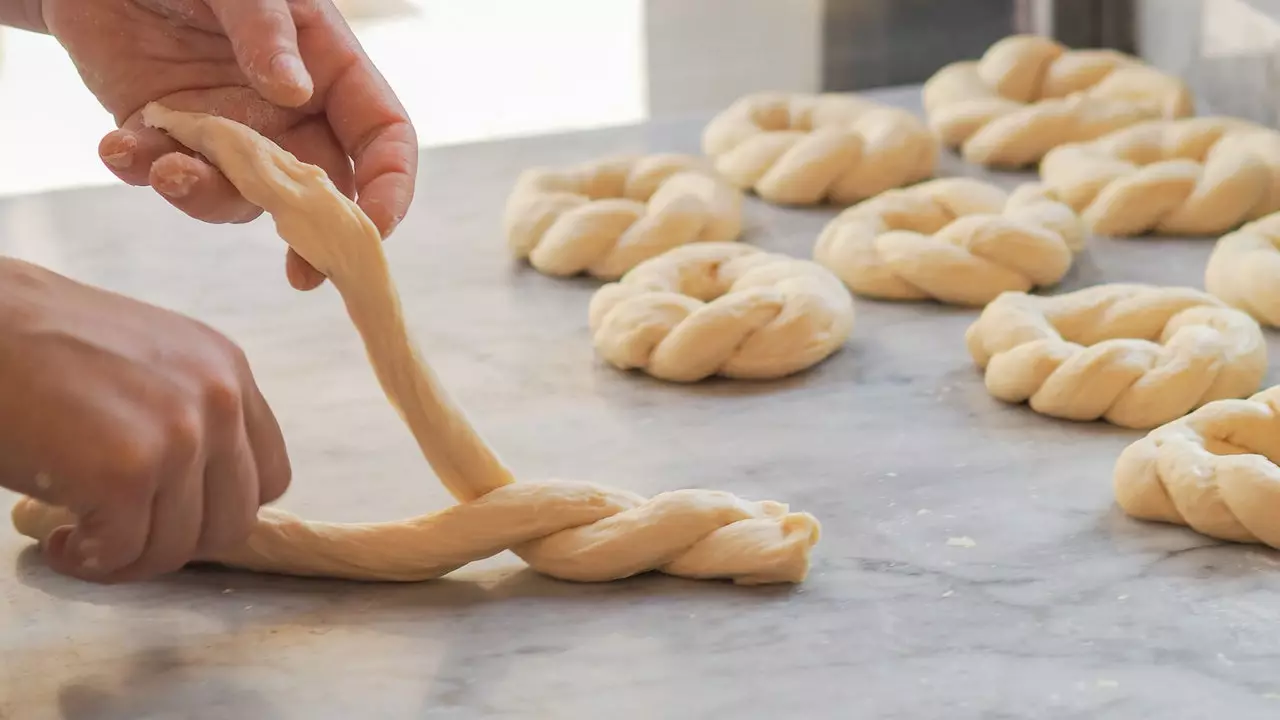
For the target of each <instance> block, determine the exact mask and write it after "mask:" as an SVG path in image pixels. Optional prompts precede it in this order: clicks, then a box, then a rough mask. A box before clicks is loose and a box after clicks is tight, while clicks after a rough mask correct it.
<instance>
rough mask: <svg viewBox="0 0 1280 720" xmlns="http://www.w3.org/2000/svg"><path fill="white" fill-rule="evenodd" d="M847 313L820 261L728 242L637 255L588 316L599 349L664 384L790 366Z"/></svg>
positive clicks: (842, 324)
mask: <svg viewBox="0 0 1280 720" xmlns="http://www.w3.org/2000/svg"><path fill="white" fill-rule="evenodd" d="M853 318H854V312H853V298H852V297H851V296H850V295H849V291H848V290H846V289H845V287H844V286H843V285H841V284H840V280H839V279H838V278H836V277H835V276H834V275H832V274H831V272H830V271H828V270H827V269H825V268H823V267H822V266H820V265H818V264H817V263H813V262H809V261H807V260H797V259H794V258H790V257H787V256H785V255H777V254H774V253H768V252H764V251H762V250H760V249H758V248H754V247H750V246H748V245H740V244H737V243H700V244H697V245H686V246H684V247H680V248H676V249H674V250H671V251H669V252H667V253H664V254H662V255H659V256H658V257H656V258H653V259H652V260H647V261H645V262H643V263H641V264H640V265H637V266H636V267H635V269H633V270H632V271H631V272H629V273H627V274H626V275H625V276H623V278H622V280H621V281H619V282H616V283H610V284H608V285H605V286H604V287H602V288H600V289H599V290H597V291H596V294H595V295H594V296H592V298H591V305H590V308H589V315H588V320H589V324H590V327H591V336H592V340H593V342H594V343H595V347H596V351H597V352H598V353H600V355H601V357H603V358H604V359H605V360H607V361H608V362H609V363H611V364H612V365H614V366H616V367H618V368H620V369H623V370H628V369H633V368H635V369H640V370H643V371H645V372H647V373H649V374H650V375H653V376H654V377H657V378H661V379H663V380H669V381H673V382H695V381H698V380H702V379H704V378H707V377H710V376H712V375H722V376H725V377H732V378H746V379H765V378H777V377H783V376H785V375H790V374H792V373H796V372H799V371H801V370H803V369H805V368H808V367H810V366H812V365H815V364H817V363H819V362H821V361H822V360H824V359H825V358H826V357H828V356H829V355H831V354H832V353H834V352H835V351H836V350H838V349H839V348H840V346H841V345H843V344H844V342H845V340H847V339H848V337H849V335H850V333H851V332H852V331H853Z"/></svg>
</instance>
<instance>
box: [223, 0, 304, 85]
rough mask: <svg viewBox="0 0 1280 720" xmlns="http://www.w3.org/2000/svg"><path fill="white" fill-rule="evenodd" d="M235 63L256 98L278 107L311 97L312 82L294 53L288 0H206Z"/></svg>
mask: <svg viewBox="0 0 1280 720" xmlns="http://www.w3.org/2000/svg"><path fill="white" fill-rule="evenodd" d="M209 8H210V9H211V10H213V14H214V15H215V16H216V17H217V18H218V22H220V23H221V24H222V30H223V32H225V33H226V34H227V37H228V38H229V39H230V40H231V48H232V50H233V51H234V52H235V56H236V62H237V63H238V64H239V65H240V69H241V71H243V72H244V74H245V76H246V77H248V78H249V82H250V83H251V84H252V85H253V88H254V89H255V90H257V91H258V92H259V93H260V94H261V95H262V97H264V98H266V99H267V100H270V101H271V102H273V103H275V104H276V105H280V106H282V107H298V106H300V105H302V104H304V103H306V102H307V101H308V100H310V99H311V94H312V92H313V91H314V90H315V84H314V82H313V80H312V79H311V74H310V73H309V72H308V71H307V66H306V65H305V64H304V63H303V62H302V56H301V55H300V54H299V52H298V29H297V27H296V26H295V25H294V22H293V14H292V13H291V12H290V10H289V3H288V0H209Z"/></svg>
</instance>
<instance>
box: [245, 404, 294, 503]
mask: <svg viewBox="0 0 1280 720" xmlns="http://www.w3.org/2000/svg"><path fill="white" fill-rule="evenodd" d="M244 420H245V423H244V426H245V439H246V441H247V445H248V447H249V451H250V453H252V455H253V462H254V466H255V468H256V470H257V473H258V497H257V502H258V504H259V505H266V504H267V503H270V502H275V501H276V500H278V499H279V498H280V496H281V495H284V492H285V490H287V489H288V488H289V483H290V481H291V480H292V478H293V468H292V467H291V466H290V464H289V452H288V449H287V447H286V446H285V442H284V434H283V433H282V432H281V431H280V423H279V422H278V421H277V420H276V416H275V413H273V412H271V408H270V407H269V406H268V405H267V401H266V400H265V399H264V398H263V397H262V394H261V392H259V390H258V388H257V387H256V386H252V385H251V386H250V387H249V388H248V389H247V390H246V391H245V398H244Z"/></svg>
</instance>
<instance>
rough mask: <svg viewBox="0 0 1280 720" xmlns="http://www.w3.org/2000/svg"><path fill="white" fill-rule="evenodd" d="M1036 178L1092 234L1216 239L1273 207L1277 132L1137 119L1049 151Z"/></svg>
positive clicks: (1277, 194) (1279, 201)
mask: <svg viewBox="0 0 1280 720" xmlns="http://www.w3.org/2000/svg"><path fill="white" fill-rule="evenodd" d="M1040 178H1041V180H1042V181H1043V182H1044V184H1045V185H1046V186H1048V187H1049V189H1050V190H1051V191H1052V193H1053V196H1054V197H1057V198H1060V199H1061V200H1062V201H1063V202H1066V203H1067V204H1068V205H1070V206H1071V207H1073V208H1075V210H1076V211H1077V212H1079V213H1080V216H1081V217H1082V218H1083V219H1084V221H1085V224H1086V225H1087V226H1088V227H1089V229H1090V230H1092V231H1093V232H1095V233H1098V234H1099V235H1117V236H1126V235H1142V234H1144V233H1148V232H1156V233H1160V234H1164V235H1217V234H1219V233H1223V232H1226V231H1227V230H1230V229H1231V228H1233V227H1236V226H1237V225H1239V224H1240V223H1242V222H1245V221H1247V220H1252V219H1255V218H1259V217H1262V216H1263V215H1266V214H1268V213H1271V212H1275V211H1277V210H1280V133H1277V132H1275V131H1274V130H1270V129H1268V128H1264V127H1262V126H1260V125H1255V124H1253V123H1250V122H1247V121H1244V120H1237V119H1235V118H1225V117H1198V118H1188V119H1185V120H1158V121H1151V122H1144V123H1140V124H1138V125H1134V126H1131V127H1128V128H1125V129H1123V130H1117V131H1116V132H1114V133H1111V134H1109V135H1106V136H1104V137H1101V138H1098V139H1097V140H1095V141H1093V142H1089V143H1080V144H1073V145H1064V146H1062V147H1058V148H1055V149H1053V150H1052V151H1050V152H1049V154H1047V155H1045V158H1044V160H1043V162H1041V163H1040Z"/></svg>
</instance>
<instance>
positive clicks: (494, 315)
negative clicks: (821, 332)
mask: <svg viewBox="0 0 1280 720" xmlns="http://www.w3.org/2000/svg"><path fill="white" fill-rule="evenodd" d="M888 94H889V95H890V96H893V97H896V98H898V99H901V100H903V101H904V102H908V103H913V102H914V101H915V92H914V91H913V90H910V89H908V90H905V91H897V92H890V93H888ZM700 127H701V121H700V120H699V119H691V120H688V121H672V122H667V123H657V124H651V125H645V126H639V127H628V128H619V129H611V130H604V131H597V132H591V133H584V134H574V135H564V136H554V137H542V138H532V139H523V140H516V141H507V142H501V143H495V144H483V145H473V146H466V147H455V148H448V149H441V150H433V151H430V152H427V153H426V155H425V156H424V158H423V160H424V162H423V170H422V178H421V185H420V190H419V194H418V200H417V207H416V208H415V209H414V211H413V212H412V213H411V214H410V216H409V219H408V220H407V221H406V223H405V224H404V226H403V228H402V229H401V230H400V231H399V232H398V233H397V235H396V237H395V238H394V239H393V240H392V241H391V242H390V243H389V244H388V246H387V249H388V252H389V254H390V256H391V259H392V262H393V265H394V270H395V273H396V277H397V279H398V281H399V282H400V284H401V289H402V292H403V294H404V296H405V300H406V307H407V312H408V315H409V318H410V321H411V323H412V325H413V328H414V331H415V332H416V334H417V336H418V338H419V339H420V341H421V343H422V344H423V346H424V349H425V352H426V355H427V357H428V358H430V359H431V361H433V363H434V364H435V365H436V366H437V367H438V369H439V371H440V373H441V375H442V376H443V378H444V380H445V382H446V383H447V384H448V385H449V386H450V387H451V388H452V389H453V391H454V392H455V394H456V395H457V396H458V398H459V399H460V401H461V402H463V404H464V405H465V406H466V407H467V408H468V409H469V410H470V412H471V414H472V415H473V417H474V418H475V419H476V420H477V422H478V424H479V425H480V427H481V429H482V431H483V432H484V433H485V434H486V435H487V436H488V437H489V438H490V439H491V440H492V441H493V442H494V443H495V444H496V445H497V447H498V448H500V449H501V451H502V452H503V453H504V456H505V458H506V459H507V460H508V462H509V463H510V464H511V465H512V466H513V467H514V468H516V469H517V470H518V472H520V473H521V474H523V475H525V476H528V477H545V476H549V475H554V476H559V477H571V478H582V479H591V480H596V481H602V482H608V483H613V484H617V485H619V486H623V487H628V488H632V489H635V490H637V491H640V492H657V491H661V490H667V489H674V488H679V487H691V486H692V487H709V488H721V489H726V490H730V491H733V492H735V493H738V494H740V495H742V496H745V497H750V498H771V499H776V500H781V501H785V502H789V503H790V504H791V505H792V506H793V507H796V508H801V509H806V510H809V511H811V512H813V513H814V514H816V515H817V516H818V517H819V518H820V519H821V521H822V522H823V531H824V534H823V537H822V540H821V542H820V543H819V544H818V546H817V548H816V549H815V555H814V566H813V572H812V574H811V576H810V578H809V580H808V581H807V582H806V583H804V584H803V585H801V586H799V587H794V588H788V587H773V588H735V587H732V586H728V585H723V584H718V583H698V582H690V581H681V580H675V579H671V578H664V577H657V576H645V577H641V578H636V579H633V580H628V581H624V582H618V583H612V584H606V585H574V584H568V583H562V582H556V581H553V580H548V579H544V578H541V577H537V576H535V575H533V574H532V573H529V572H527V571H524V570H522V566H521V564H520V563H519V561H518V560H516V559H514V558H511V557H509V556H501V557H498V558H494V559H493V560H491V561H487V562H485V563H481V564H479V565H478V566H473V567H471V568H467V569H465V570H463V571H459V572H458V573H457V574H456V576H455V577H453V578H451V579H446V580H443V581H439V582H433V583H425V584H420V585H409V586H391V585H360V584H348V583H341V582H327V581H310V580H299V579H289V578H278V577H261V576H254V575H249V574H243V573H234V572H227V571H215V570H206V571H186V572H183V573H180V574H177V575H175V576H171V577H169V578H166V579H163V580H160V581H156V582H151V583H145V584H139V585H130V586H121V587H97V586H92V585H86V584H82V583H78V582H74V581H70V580H66V579H63V578H60V577H58V576H55V575H54V574H52V573H51V572H50V571H48V570H47V569H45V568H44V567H43V565H42V564H41V562H40V560H39V557H38V555H37V554H36V553H34V552H33V551H32V549H31V548H30V547H29V543H28V542H26V541H25V540H23V539H21V538H19V537H18V536H16V535H15V534H14V533H13V532H12V531H11V530H9V529H8V528H7V527H5V528H3V529H0V559H2V560H3V563H4V565H5V567H4V568H3V569H2V570H0V598H3V602H0V717H2V718H5V719H6V720H50V719H52V718H65V719H67V720H125V719H130V720H132V719H135V718H148V719H150V718H157V719H158V718H165V719H169V718H200V719H205V718H210V719H213V718H255V719H262V720H276V719H279V720H285V719H288V720H294V719H297V720H304V719H305V720H315V719H316V718H330V717H332V718H368V719H371V720H372V719H380V718H397V719H398V718H428V717H430V718H557V719H565V720H575V719H578V718H584V719H585V718H598V717H609V718H614V719H616V720H630V719H632V718H637V719H639V718H669V719H682V718H728V717H745V718H793V717H805V718H903V719H912V720H915V719H919V718H987V719H991V718H1091V719H1110V718H1126V719H1128V718H1137V717H1144V716H1150V717H1159V718H1164V719H1170V718H1208V717H1230V718H1232V719H1233V720H1246V719H1251V718H1275V717H1277V716H1280V678H1278V677H1277V675H1276V672H1275V662H1274V661H1275V660H1276V658H1277V657H1278V656H1280V635H1278V634H1277V633H1276V632H1275V618H1276V616H1277V610H1276V597H1277V594H1276V593H1277V590H1280V556H1277V555H1276V554H1275V553H1273V552H1270V551H1266V550H1263V549H1259V548H1254V547H1242V546H1225V545H1219V544H1216V543H1213V542H1210V541H1208V540H1206V539H1205V538H1202V537H1199V536H1197V535H1195V534H1192V533H1190V532H1188V531H1186V530H1182V529H1178V528H1172V527H1164V526H1154V525H1146V524H1141V523H1138V522H1134V521H1131V520H1128V519H1126V518H1125V517H1123V516H1122V515H1121V514H1120V513H1119V512H1118V511H1117V509H1116V508H1115V507H1114V504H1113V502H1112V498H1111V491H1110V472H1111V466H1112V462H1113V461H1114V459H1115V457H1116V454H1117V453H1118V452H1119V451H1120V449H1121V448H1122V447H1123V446H1124V445H1125V444H1126V443H1128V442H1130V441H1132V440H1133V439H1135V438H1136V437H1138V434H1136V433H1133V432H1128V431H1123V430H1119V429H1116V428H1112V427H1109V426H1105V425H1101V424H1073V423H1069V422H1065V421H1058V420H1053V419H1050V418H1045V417H1041V416H1038V415H1035V414H1034V413H1032V412H1030V411H1029V410H1027V409H1025V408H1021V407H1011V406H1006V405H1002V404H1000V403H998V402H997V401H995V400H993V399H991V398H990V397H989V396H988V395H987V393H986V392H985V390H984V389H983V386H982V381H981V377H980V375H979V374H978V373H977V372H976V371H975V369H974V368H973V367H972V365H971V363H970V360H969V358H968V356H967V354H966V352H965V349H964V345H963V342H962V334H963V332H964V329H965V327H966V326H967V325H968V323H969V322H970V321H971V320H972V319H973V318H974V316H975V314H974V313H973V312H972V311H965V310H957V309H951V308H944V307H938V306H935V305H931V304H886V303H877V302H871V301H866V300H861V301H859V303H858V312H859V319H858V325H857V327H856V329H855V332H854V335H853V338H852V339H851V340H850V342H849V344H848V346H847V347H846V348H845V349H844V350H842V351H841V352H840V353H838V354H837V355H836V356H834V357H833V358H831V359H830V360H829V361H828V362H826V363H824V364H822V365H821V366H819V367H817V368H815V369H814V370H812V371H811V372H808V373H805V374H803V375H800V376H797V377H794V378H791V379H788V380H784V381H780V382H772V383H729V382H712V383H707V384H703V385H700V386H696V387H675V386H669V385H665V384H662V383H659V382H656V381H651V380H649V379H646V378H644V377H641V376H635V375H627V374H623V373H620V372H618V371H615V370H613V369H611V368H609V367H606V366H604V365H602V364H601V363H600V362H599V361H598V360H596V359H595V358H594V357H593V354H592V350H591V346H590V343H589V339H588V336H587V332H586V315H585V313H586V303H587V299H588V297H589V296H590V294H591V292H592V289H593V284H592V283H590V282H586V281H569V282H566V281H560V280H553V279H549V278H546V277H542V276H540V275H538V274H536V273H534V272H531V271H529V270H527V269H525V268H521V267H519V266H518V265H516V264H514V263H513V262H512V261H511V260H509V259H508V257H507V255H506V253H505V249H504V245H503V242H502V239H501V237H500V234H499V225H498V213H499V210H500V208H501V206H502V203H503V200H504V198H505V194H506V192H507V190H508V188H509V187H510V184H511V182H512V180H513V179H514V177H515V175H516V173H517V172H518V171H519V170H520V169H522V168H524V167H525V166H528V165H531V164H534V163H563V162H569V161H573V160H579V159H585V158H589V157H592V156H594V155H597V154H600V153H604V152H613V151H623V150H634V151H645V150H695V149H696V147H697V137H698V133H699V129H700ZM943 170H944V172H945V173H946V174H957V173H969V174H978V175H980V174H981V173H980V172H978V171H976V170H973V169H971V168H964V167H962V166H960V165H959V164H958V163H957V162H956V161H955V160H954V159H948V161H947V162H946V163H945V164H944V167H943ZM1017 179H1018V178H1016V177H1011V176H1006V177H1002V178H1000V181H1001V182H1009V183H1011V182H1014V181H1016V180H1017ZM747 212H748V215H749V231H748V233H747V235H746V238H745V240H746V242H750V243H753V244H758V245H761V246H763V247H766V248H769V249H772V250H778V251H784V252H789V253H794V254H796V255H800V256H808V254H809V253H810V250H811V247H812V243H813V240H814V238H815V236H816V234H817V232H818V230H819V228H820V227H821V226H822V224H823V223H824V222H825V221H826V220H827V219H828V218H830V217H831V216H832V214H833V211H831V210H825V209H816V210H781V209H775V208H770V207H767V206H765V205H763V204H760V203H758V202H754V201H753V202H751V203H750V204H749V207H748V209H747ZM1210 246H1211V243H1210V242H1209V241H1207V240H1184V241H1179V240H1149V239H1133V240H1126V241H1103V240H1095V241H1094V242H1093V244H1092V246H1091V248H1090V249H1089V251H1088V252H1087V253H1086V254H1085V255H1084V256H1083V258H1082V259H1081V260H1080V262H1079V264H1078V265H1077V267H1076V268H1075V269H1074V270H1073V271H1072V274H1071V276H1070V278H1069V279H1068V281H1067V282H1066V284H1065V286H1064V287H1065V288H1066V289H1070V288H1076V287H1081V286H1084V285H1088V284H1091V283H1096V282H1102V281H1113V280H1133V281H1148V282H1165V283H1188V284H1192V285H1199V282H1200V274H1201V271H1202V267H1203V263H1204V260H1205V258H1206V256H1207V254H1208V252H1209V249H1210ZM0 252H5V253H9V254H15V255H19V256H22V257H26V258H28V259H32V260H36V261H38V262H42V263H44V264H46V265H49V266H51V267H53V268H55V269H57V270H59V271H61V272H64V273H67V274H69V275H71V276H74V277H76V278H79V279H82V280H85V281H89V282H93V283H98V284H101V285H104V286H107V287H109V288H112V289H116V290H120V291H124V292H128V293H131V294H134V295H136V296H140V297H142V298H144V299H146V300H150V301H153V302H157V303H161V304H163V305H165V306H168V307H171V308H174V309H177V310H181V311H184V312H188V313H191V314H193V315H196V316H198V317H200V318H202V319H204V320H206V321H208V322H210V323H211V324H213V325H215V326H216V327H218V328H220V329H222V330H223V331H225V332H227V333H228V334H230V335H231V336H232V337H234V338H235V339H236V340H238V341H239V342H240V343H242V344H243V345H244V347H245V349H246V351H247V353H248V355H249V357H250V359H251V360H252V361H253V363H254V367H255V368H256V371H257V373H258V375H259V378H260V382H261V385H262V387H263V390H264V392H265V394H266V396H267V397H268V399H270V400H271V401H272V403H273V405H274V407H275V408H276V410H277V412H278V413H279V415H280V419H281V423H282V425H283V427H284V430H285V433H286V436H287V438H288V442H289V445H290V448H291V451H292V456H293V458H294V467H295V481H294V487H293V488H292V489H291V490H290V492H289V494H288V495H287V496H286V497H285V498H284V500H283V504H284V505H285V506H286V507H288V508H290V509H293V510H295V511H298V512H300V513H302V514H304V515H306V516H309V517H314V518H323V519H331V520H347V521H361V520H375V519H389V518H395V517H400V516H404V515H407V514H413V513H416V512H422V511H426V510H429V509H434V508H438V507H441V506H444V505H446V504H447V503H448V502H449V499H448V498H447V496H446V495H445V493H444V491H443V490H442V489H441V488H440V487H439V486H438V485H437V484H436V483H435V481H434V479H433V478H432V476H431V473H430V471H429V470H428V468H427V467H426V465H425V464H424V462H423V461H422V460H421V459H420V457H419V456H418V453H417V451H416V449H415V447H414V444H413V441H412V440H411V438H410V437H409V434H408V433H407V432H406V431H405V430H404V429H403V428H402V427H401V426H400V424H399V421H398V420H397V418H396V416H395V414H394V412H393V411H392V410H391V408H390V407H389V406H388V405H387V404H386V402H385V401H384V400H383V398H382V396H381V394H380V393H379V391H378V388H377V386H376V384H375V382H374V380H373V377H372V374H371V373H370V371H369V370H368V368H367V366H366V365H365V360H364V357H363V354H362V351H361V348H360V345H359V343H358V340H357V338H356V335H355V333H354V332H353V331H352V329H351V327H350V325H349V323H348V321H347V319H346V318H345V316H344V315H343V312H342V308H341V305H340V303H339V301H338V298H337V296H336V294H335V293H334V292H333V291H332V289H331V288H325V289H322V290H319V291H316V292H314V293H311V294H299V293H295V292H293V291H291V290H290V289H288V287H287V286H286V284H285V283H284V279H283V274H282V260H283V248H282V246H281V243H280V242H279V241H278V240H277V239H276V238H275V237H274V236H273V233H272V230H271V227H270V226H269V225H268V224H267V223H265V222H259V223H256V224H254V225H251V226H248V227H241V228H227V227H210V226H202V225H200V224H197V223H195V222H192V221H189V220H186V219H185V218H183V217H181V216H179V215H178V214H177V213H176V212H175V211H172V210H170V209H169V208H168V207H166V206H165V205H164V204H163V203H162V202H161V201H160V200H159V199H157V198H155V197H153V196H152V195H150V194H149V193H147V192H143V191H141V190H135V189H130V188H113V189H106V190H93V191H84V192H68V193H60V194H55V195H44V196H38V197H30V198H24V199H16V200H8V201H4V202H0ZM1271 349H1272V351H1273V352H1275V353H1278V355H1277V356H1280V345H1277V344H1275V343H1273V344H1272V348H1271ZM1269 379H1272V380H1274V373H1273V377H1272V378H1269ZM13 421H15V420H14V419H6V422H13ZM17 421H20V420H17ZM9 500H11V498H10V497H8V496H3V494H2V493H0V501H2V502H5V503H7V502H8V501H9ZM952 538H970V539H972V541H973V544H972V546H971V547H965V546H962V545H959V546H958V545H955V544H949V542H948V541H949V540H951V539H952Z"/></svg>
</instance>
